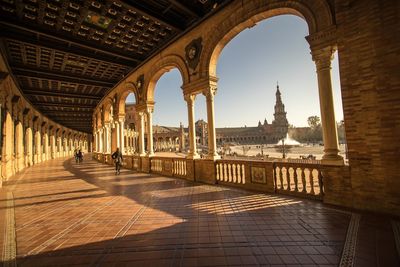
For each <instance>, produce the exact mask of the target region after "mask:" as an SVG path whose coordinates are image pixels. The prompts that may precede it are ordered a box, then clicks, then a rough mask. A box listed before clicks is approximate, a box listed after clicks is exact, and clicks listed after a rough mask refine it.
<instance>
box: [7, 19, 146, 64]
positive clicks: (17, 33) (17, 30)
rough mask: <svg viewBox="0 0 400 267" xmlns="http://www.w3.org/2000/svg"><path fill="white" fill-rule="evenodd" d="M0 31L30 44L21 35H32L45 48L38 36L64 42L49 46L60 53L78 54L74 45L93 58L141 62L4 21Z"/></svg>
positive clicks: (27, 39)
mask: <svg viewBox="0 0 400 267" xmlns="http://www.w3.org/2000/svg"><path fill="white" fill-rule="evenodd" d="M0 29H1V31H2V35H3V36H5V37H9V38H11V39H17V40H21V41H24V42H29V43H32V41H34V40H32V39H29V38H24V37H23V36H24V35H23V33H24V32H25V33H30V34H34V35H35V36H36V38H35V42H36V44H37V45H44V46H46V43H47V42H44V40H41V39H40V36H44V37H46V38H48V39H53V40H55V41H58V42H64V43H65V46H61V47H60V45H56V44H53V45H52V46H51V47H59V48H62V51H68V50H71V52H73V53H79V52H77V50H74V49H72V48H71V45H74V46H76V47H79V48H80V49H82V50H86V51H87V50H90V52H91V53H89V54H90V55H92V56H94V57H95V58H104V55H107V56H108V57H110V56H111V57H112V58H114V59H116V60H118V59H121V60H125V61H128V62H131V63H130V64H128V66H136V65H137V63H140V62H141V61H143V59H142V58H139V59H138V58H133V57H128V56H125V55H122V54H119V53H115V52H111V51H107V50H104V49H100V48H96V47H93V46H89V45H85V44H82V43H81V42H75V41H72V40H69V39H64V38H61V37H57V36H54V35H50V34H47V33H44V32H41V31H38V30H32V29H29V28H27V27H24V26H21V25H16V24H13V23H9V22H5V21H0ZM21 33H22V34H21ZM38 36H39V37H38ZM47 45H48V44H47ZM99 53H100V55H99ZM101 54H103V55H101ZM83 55H86V56H88V54H85V53H83ZM104 60H105V58H104ZM105 61H107V60H105Z"/></svg>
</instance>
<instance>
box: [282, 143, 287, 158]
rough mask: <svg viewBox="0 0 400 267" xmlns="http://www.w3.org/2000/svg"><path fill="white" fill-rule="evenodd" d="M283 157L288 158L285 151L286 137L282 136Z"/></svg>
mask: <svg viewBox="0 0 400 267" xmlns="http://www.w3.org/2000/svg"><path fill="white" fill-rule="evenodd" d="M282 158H283V159H285V158H286V153H285V138H282Z"/></svg>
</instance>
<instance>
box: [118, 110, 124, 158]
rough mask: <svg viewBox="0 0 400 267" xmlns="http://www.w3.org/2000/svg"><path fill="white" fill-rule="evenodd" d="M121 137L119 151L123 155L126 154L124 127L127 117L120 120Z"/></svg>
mask: <svg viewBox="0 0 400 267" xmlns="http://www.w3.org/2000/svg"><path fill="white" fill-rule="evenodd" d="M118 123H119V131H120V133H119V136H120V141H119V145H120V147H119V149H120V151H121V152H122V153H125V129H124V125H125V117H122V118H121V117H120V118H119V122H118Z"/></svg>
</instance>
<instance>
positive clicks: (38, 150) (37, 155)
mask: <svg viewBox="0 0 400 267" xmlns="http://www.w3.org/2000/svg"><path fill="white" fill-rule="evenodd" d="M35 141H36V153H35V158H36V163H39V162H41V156H40V154H41V153H42V141H41V136H40V131H39V130H37V131H36V135H35Z"/></svg>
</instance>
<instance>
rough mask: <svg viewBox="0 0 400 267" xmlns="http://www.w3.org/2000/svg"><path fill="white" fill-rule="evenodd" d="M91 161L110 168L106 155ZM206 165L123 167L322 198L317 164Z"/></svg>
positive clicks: (143, 161)
mask: <svg viewBox="0 0 400 267" xmlns="http://www.w3.org/2000/svg"><path fill="white" fill-rule="evenodd" d="M93 158H94V159H96V160H98V161H101V162H103V163H107V164H112V160H111V157H110V155H109V154H101V153H94V154H93ZM206 162H208V161H207V160H203V159H186V158H174V157H158V156H153V157H140V156H139V155H126V156H124V167H125V168H128V169H133V170H135V171H139V172H150V173H157V174H161V175H165V176H170V177H179V178H184V179H187V180H193V181H201V182H206V183H211V184H221V185H226V186H234V187H240V188H243V189H249V190H256V191H261V192H268V193H281V194H289V195H295V196H299V197H306V198H312V199H320V200H322V199H323V197H324V187H323V177H322V174H321V169H322V164H321V162H320V161H310V160H300V161H299V162H297V160H293V161H292V160H274V161H261V160H260V161H255V160H236V159H232V160H230V159H229V160H228V159H223V160H222V159H220V160H215V161H211V165H205V164H204V163H206ZM212 164H213V165H212ZM212 166H214V170H212ZM199 175H203V176H204V175H206V176H207V177H204V178H207V179H200V178H202V177H199Z"/></svg>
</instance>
